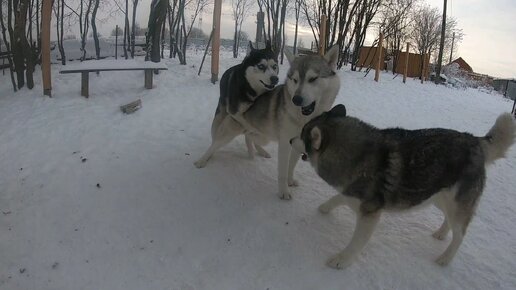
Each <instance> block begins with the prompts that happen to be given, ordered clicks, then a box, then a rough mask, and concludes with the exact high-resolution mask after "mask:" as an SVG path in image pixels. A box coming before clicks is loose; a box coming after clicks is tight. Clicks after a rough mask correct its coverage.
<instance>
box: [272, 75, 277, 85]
mask: <svg viewBox="0 0 516 290" xmlns="http://www.w3.org/2000/svg"><path fill="white" fill-rule="evenodd" d="M278 81H279V78H278V77H277V76H272V77H271V83H272V84H273V85H275V84H277V83H278Z"/></svg>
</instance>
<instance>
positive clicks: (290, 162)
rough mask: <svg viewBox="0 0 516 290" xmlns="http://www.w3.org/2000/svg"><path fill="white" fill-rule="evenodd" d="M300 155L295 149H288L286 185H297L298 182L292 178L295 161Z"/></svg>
mask: <svg viewBox="0 0 516 290" xmlns="http://www.w3.org/2000/svg"><path fill="white" fill-rule="evenodd" d="M300 156H301V155H300V154H299V152H297V151H296V150H293V149H292V148H291V149H290V156H289V158H288V186H298V185H299V183H298V182H297V180H295V179H294V169H296V165H297V162H298V161H299V157H300Z"/></svg>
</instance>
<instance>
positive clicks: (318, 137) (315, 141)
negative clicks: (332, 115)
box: [310, 126, 322, 150]
mask: <svg viewBox="0 0 516 290" xmlns="http://www.w3.org/2000/svg"><path fill="white" fill-rule="evenodd" d="M310 142H311V147H312V148H313V149H315V150H319V148H321V142H322V132H321V129H319V127H317V126H316V127H313V128H312V130H311V131H310Z"/></svg>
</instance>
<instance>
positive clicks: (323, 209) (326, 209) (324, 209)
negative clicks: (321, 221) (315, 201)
mask: <svg viewBox="0 0 516 290" xmlns="http://www.w3.org/2000/svg"><path fill="white" fill-rule="evenodd" d="M317 209H318V210H319V212H320V213H322V214H328V213H329V212H330V211H331V207H330V206H329V205H328V204H327V203H323V204H321V205H320V206H319V207H318V208H317Z"/></svg>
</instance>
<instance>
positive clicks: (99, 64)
mask: <svg viewBox="0 0 516 290" xmlns="http://www.w3.org/2000/svg"><path fill="white" fill-rule="evenodd" d="M167 69H168V68H167V66H166V65H164V64H162V63H155V62H150V61H136V60H90V61H84V62H81V63H76V64H70V65H66V66H63V67H62V68H61V70H60V71H59V73H61V74H71V73H81V96H84V97H86V98H87V97H88V96H89V73H90V72H100V71H126V70H143V71H145V88H146V89H152V75H153V71H155V70H167Z"/></svg>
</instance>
